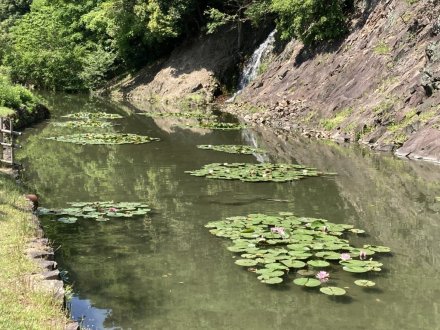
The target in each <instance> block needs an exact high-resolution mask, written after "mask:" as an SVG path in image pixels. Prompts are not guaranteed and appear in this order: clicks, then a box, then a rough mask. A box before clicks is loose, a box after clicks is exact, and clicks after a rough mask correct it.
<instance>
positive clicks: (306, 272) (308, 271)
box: [297, 269, 315, 276]
mask: <svg viewBox="0 0 440 330" xmlns="http://www.w3.org/2000/svg"><path fill="white" fill-rule="evenodd" d="M297 273H298V275H301V276H315V271H314V270H311V269H300V270H298V272H297Z"/></svg>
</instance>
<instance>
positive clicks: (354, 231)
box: [350, 228, 365, 234]
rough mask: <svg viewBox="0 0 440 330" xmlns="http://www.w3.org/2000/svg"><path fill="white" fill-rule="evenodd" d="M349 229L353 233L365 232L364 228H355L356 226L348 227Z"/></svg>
mask: <svg viewBox="0 0 440 330" xmlns="http://www.w3.org/2000/svg"><path fill="white" fill-rule="evenodd" d="M350 231H351V232H352V233H355V234H364V233H365V230H363V229H357V228H352V229H350Z"/></svg>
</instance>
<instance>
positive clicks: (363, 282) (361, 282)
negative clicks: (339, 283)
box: [354, 280, 376, 288]
mask: <svg viewBox="0 0 440 330" xmlns="http://www.w3.org/2000/svg"><path fill="white" fill-rule="evenodd" d="M354 284H356V285H357V286H363V287H366V288H369V287H372V286H375V285H376V283H374V282H373V281H368V280H357V281H354Z"/></svg>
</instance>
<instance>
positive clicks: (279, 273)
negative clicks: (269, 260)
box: [257, 269, 284, 280]
mask: <svg viewBox="0 0 440 330" xmlns="http://www.w3.org/2000/svg"><path fill="white" fill-rule="evenodd" d="M268 270H269V271H268V272H264V273H262V274H261V275H260V276H258V277H257V278H258V279H259V280H267V279H270V278H273V277H281V276H283V275H284V272H282V271H280V270H273V269H268Z"/></svg>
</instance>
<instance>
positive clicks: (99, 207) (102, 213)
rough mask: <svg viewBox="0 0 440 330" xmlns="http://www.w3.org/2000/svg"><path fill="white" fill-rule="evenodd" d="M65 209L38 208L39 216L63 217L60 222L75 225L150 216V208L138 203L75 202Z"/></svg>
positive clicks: (59, 219)
mask: <svg viewBox="0 0 440 330" xmlns="http://www.w3.org/2000/svg"><path fill="white" fill-rule="evenodd" d="M69 205H70V207H68V208H65V209H46V208H42V207H40V208H38V210H37V212H38V215H42V216H43V215H56V216H63V217H61V218H58V221H59V222H63V223H75V222H76V221H77V220H78V218H84V219H93V220H96V221H108V220H109V219H110V218H133V217H137V216H144V215H146V214H148V213H149V212H150V211H151V209H150V206H149V205H147V204H144V203H136V202H120V203H115V202H74V203H69Z"/></svg>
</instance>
